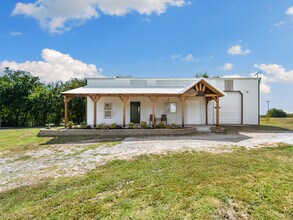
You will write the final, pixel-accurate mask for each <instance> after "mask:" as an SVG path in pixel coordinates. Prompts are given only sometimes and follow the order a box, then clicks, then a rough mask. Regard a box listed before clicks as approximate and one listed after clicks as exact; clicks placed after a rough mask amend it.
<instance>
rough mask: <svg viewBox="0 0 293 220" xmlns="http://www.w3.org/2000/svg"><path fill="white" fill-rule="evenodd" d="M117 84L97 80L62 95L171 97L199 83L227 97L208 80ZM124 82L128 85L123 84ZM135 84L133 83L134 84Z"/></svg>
mask: <svg viewBox="0 0 293 220" xmlns="http://www.w3.org/2000/svg"><path fill="white" fill-rule="evenodd" d="M115 81H116V82H115V83H114V82H113V81H112V82H113V83H111V81H108V82H107V83H106V82H105V81H103V80H102V81H100V79H96V80H95V83H89V82H88V85H86V86H84V87H80V88H76V89H72V90H69V91H66V92H62V94H68V95H74V94H79V95H84V94H101V95H106V94H109V95H111V94H113V95H118V94H167V95H168V94H169V95H180V94H184V93H186V92H187V91H188V90H190V89H191V88H192V87H194V86H195V85H196V84H197V83H199V82H200V81H201V82H204V83H206V84H207V85H210V86H211V87H212V88H213V89H214V91H215V92H216V93H219V94H220V95H222V96H225V93H224V92H223V91H222V90H220V89H218V88H216V87H215V86H214V85H211V84H210V83H209V82H208V80H206V79H199V78H196V79H193V80H190V81H187V80H186V79H182V81H181V82H180V80H179V81H178V80H175V79H169V80H168V79H164V80H162V79H160V80H158V79H155V78H154V79H150V81H145V80H140V79H127V80H124V79H115ZM122 81H124V82H127V83H122ZM132 82H133V83H132Z"/></svg>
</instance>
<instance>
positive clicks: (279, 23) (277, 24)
mask: <svg viewBox="0 0 293 220" xmlns="http://www.w3.org/2000/svg"><path fill="white" fill-rule="evenodd" d="M284 24H286V21H280V22H278V23H276V24H275V26H277V27H280V26H282V25H284Z"/></svg>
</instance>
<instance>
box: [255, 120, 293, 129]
mask: <svg viewBox="0 0 293 220" xmlns="http://www.w3.org/2000/svg"><path fill="white" fill-rule="evenodd" d="M260 124H261V128H264V129H270V130H273V129H277V130H278V128H281V129H289V130H293V118H271V119H270V120H269V122H268V123H267V121H266V119H265V118H261V119H260Z"/></svg>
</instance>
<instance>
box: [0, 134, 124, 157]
mask: <svg viewBox="0 0 293 220" xmlns="http://www.w3.org/2000/svg"><path fill="white" fill-rule="evenodd" d="M39 131H40V128H24V129H0V154H1V151H5V150H6V151H7V150H9V151H12V152H16V151H17V152H19V151H25V150H30V149H34V148H40V147H47V145H50V144H65V143H76V142H80V141H86V140H92V139H97V138H99V140H100V141H103V142H107V141H108V142H112V141H113V140H114V139H111V140H109V138H105V137H94V136H65V137H46V138H40V137H38V133H39ZM122 139H123V138H115V141H120V140H122Z"/></svg>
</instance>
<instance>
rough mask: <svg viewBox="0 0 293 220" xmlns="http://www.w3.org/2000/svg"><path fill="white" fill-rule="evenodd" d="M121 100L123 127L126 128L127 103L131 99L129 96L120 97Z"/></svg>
mask: <svg viewBox="0 0 293 220" xmlns="http://www.w3.org/2000/svg"><path fill="white" fill-rule="evenodd" d="M119 98H120V100H121V101H122V103H123V127H124V128H125V127H126V103H127V101H128V99H129V97H128V96H119Z"/></svg>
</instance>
